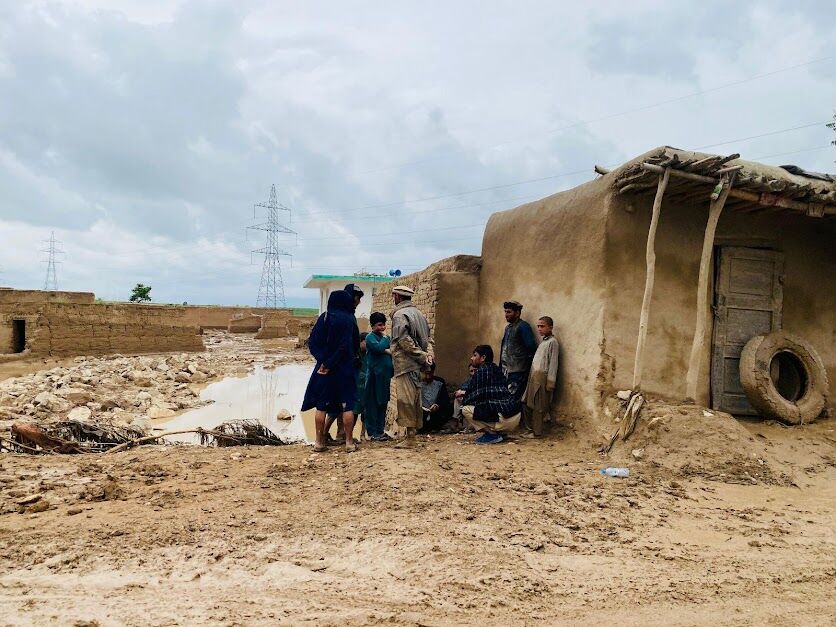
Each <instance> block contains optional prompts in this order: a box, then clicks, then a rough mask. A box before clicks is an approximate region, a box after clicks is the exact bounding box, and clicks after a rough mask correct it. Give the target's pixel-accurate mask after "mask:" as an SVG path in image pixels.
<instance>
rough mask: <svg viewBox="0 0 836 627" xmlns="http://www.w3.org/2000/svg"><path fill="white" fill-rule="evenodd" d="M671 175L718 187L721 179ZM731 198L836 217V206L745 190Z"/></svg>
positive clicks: (644, 166)
mask: <svg viewBox="0 0 836 627" xmlns="http://www.w3.org/2000/svg"><path fill="white" fill-rule="evenodd" d="M642 169H644V170H647V171H648V172H653V173H654V174H663V173H664V172H665V168H662V167H659V166H658V165H654V164H652V163H642ZM670 173H671V174H670V175H671V176H675V177H678V178H682V179H687V180H689V181H695V182H697V183H708V184H709V185H712V186H716V185H717V184H718V183H719V182H720V179H716V178H713V177H711V176H703V175H702V174H694V173H693V172H682V171H681V170H675V169H673V168H671V169H670ZM729 196H732V197H733V198H739V199H741V200H748V201H749V202H752V203H756V204H759V205H764V206H765V207H781V208H783V209H793V210H794V211H801V212H803V213H804V214H806V215H808V216H810V217H813V218H821V217H823V216H825V215H836V205H827V204H824V203H817V202H802V201H800V200H793V199H792V198H787V197H785V196H778V195H776V194H770V193H767V192H763V193H758V192H750V191H748V190H745V189H732V190H730V191H729Z"/></svg>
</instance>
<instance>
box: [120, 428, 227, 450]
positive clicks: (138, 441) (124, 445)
mask: <svg viewBox="0 0 836 627" xmlns="http://www.w3.org/2000/svg"><path fill="white" fill-rule="evenodd" d="M182 433H212V432H211V431H207V430H206V429H201V428H200V427H197V428H196V429H179V430H177V431H164V432H163V433H158V434H157V435H146V436H144V437H141V438H137V439H136V440H131V441H130V442H123V443H122V444H120V445H119V446H114V447H113V448H112V449H109V450H107V451H105V454H106V455H109V454H110V453H119V452H121V451H125V450H127V449H129V448H131V447H133V446H136V445H137V444H144V443H145V442H151V441H153V440H159V439H160V438H165V437H168V436H169V435H180V434H182Z"/></svg>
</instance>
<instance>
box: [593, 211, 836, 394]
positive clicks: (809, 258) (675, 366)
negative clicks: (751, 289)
mask: <svg viewBox="0 0 836 627" xmlns="http://www.w3.org/2000/svg"><path fill="white" fill-rule="evenodd" d="M652 202H653V197H652V195H642V196H633V197H630V196H627V197H614V198H613V201H612V211H611V213H610V215H609V218H608V223H607V247H606V273H607V276H608V278H609V280H610V283H609V286H608V294H609V299H608V306H607V310H606V318H605V322H604V328H605V331H606V337H607V347H608V352H609V353H610V354H612V355H613V356H614V357H615V362H616V366H617V367H616V372H615V377H614V379H613V381H612V385H611V389H613V390H615V389H627V388H629V387H630V385H631V383H632V376H633V356H634V354H635V347H636V335H637V332H638V324H639V311H640V308H641V300H642V291H643V289H644V279H645V261H644V257H645V244H646V241H647V229H648V226H649V224H650V214H651V206H652ZM628 205H632V208H633V209H634V213H629V212H627V211H625V207H627V206H628ZM707 216H708V199H707V198H706V199H705V201H703V202H700V203H695V202H694V201H690V202H683V201H681V200H676V198H675V197H669V198H667V199H666V200H665V201H663V203H662V211H661V217H660V221H659V227H658V231H657V234H656V281H655V288H654V296H653V301H652V303H651V309H650V319H649V324H648V335H647V345H646V348H645V350H646V361H645V363H644V370H643V387H644V389H645V390H647V391H648V392H651V393H653V394H657V395H659V396H662V397H667V398H674V399H680V398H684V396H685V374H686V372H687V370H688V358H689V355H690V350H691V342H692V340H693V334H694V325H695V324H696V303H697V289H696V286H697V277H698V274H699V256H700V251H701V248H702V241H703V235H704V230H705V223H706V219H707ZM834 242H836V222H834V221H833V220H825V219H815V218H807V217H806V216H802V215H795V214H789V213H786V212H780V213H778V212H776V213H751V214H746V213H741V212H739V211H734V210H733V209H727V210H726V211H724V212H723V214H722V216H721V218H720V222H719V224H718V228H717V239H716V242H715V244H728V245H742V246H754V247H763V248H772V249H775V250H779V251H782V252H783V253H784V258H785V259H784V272H785V280H784V286H783V291H784V295H783V328H784V329H785V330H786V331H788V332H792V333H796V334H798V335H800V336H801V337H803V338H805V339H807V340H808V341H809V342H811V343H812V344H813V346H814V347H815V348H816V350H817V351H818V353H819V355H821V357H822V359H823V360H824V363H825V366H826V368H827V371H828V377H829V379H830V400H829V403H830V405H831V407H832V406H833V404H834V396H836V387H835V386H836V249H835V248H834ZM711 289H712V293H713V286H712V288H711ZM712 320H713V318H712ZM711 336H712V333H711V329H709V332H708V334H707V337H706V342H705V344H704V346H703V359H702V369H701V373H700V378H699V398H698V399H696V400H697V402H699V403H701V404H704V405H710V398H709V394H710V385H709V380H710V379H709V377H710V361H711V359H710V354H711Z"/></svg>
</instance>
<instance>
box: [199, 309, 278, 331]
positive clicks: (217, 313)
mask: <svg viewBox="0 0 836 627" xmlns="http://www.w3.org/2000/svg"><path fill="white" fill-rule="evenodd" d="M183 308H184V310H185V324H188V325H191V326H195V327H200V328H201V329H227V328H228V326H229V321H230V320H232V319H233V318H247V317H248V316H263V315H268V314H269V315H274V314H277V313H280V314H281V313H285V314H287V315H288V316H292V315H293V310H292V309H289V308H287V309H272V308H267V307H238V306H231V307H225V306H214V305H184V306H183ZM256 330H258V329H256Z"/></svg>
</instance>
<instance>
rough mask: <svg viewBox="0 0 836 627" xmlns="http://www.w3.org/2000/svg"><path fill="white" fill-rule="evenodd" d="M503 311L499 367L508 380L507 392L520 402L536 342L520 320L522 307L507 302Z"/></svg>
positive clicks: (527, 326) (512, 302)
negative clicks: (503, 331)
mask: <svg viewBox="0 0 836 627" xmlns="http://www.w3.org/2000/svg"><path fill="white" fill-rule="evenodd" d="M502 306H503V308H504V309H505V321H506V322H507V323H508V324H507V325H506V326H505V333H504V334H503V336H502V348H501V349H500V351H499V366H500V368H502V372H503V374H504V375H505V376H506V377H507V379H508V390H509V391H510V392H511V394H512V395H513V396H514V398H515V399H517V400H520V399H521V398H522V396H523V393H524V392H525V386H526V383H527V382H528V373H529V372H530V371H531V360H532V359H534V353H535V352H536V351H537V340H535V339H534V331H532V330H531V325H530V324H528V323H527V322H526V321H525V320H523V319H522V317H521V316H522V308H523V306H522V305H521V304H520V303H519V302H517V301H515V300H509V301H505V302H504V303H503V304H502Z"/></svg>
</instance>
